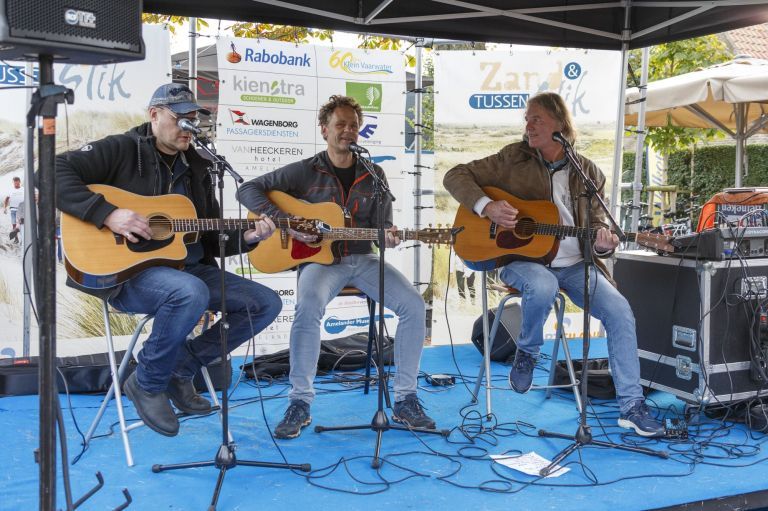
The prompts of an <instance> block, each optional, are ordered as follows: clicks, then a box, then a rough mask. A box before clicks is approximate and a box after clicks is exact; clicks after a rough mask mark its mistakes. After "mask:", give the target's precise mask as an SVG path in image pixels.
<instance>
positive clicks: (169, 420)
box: [123, 372, 179, 436]
mask: <svg viewBox="0 0 768 511" xmlns="http://www.w3.org/2000/svg"><path fill="white" fill-rule="evenodd" d="M123 391H125V395H126V396H128V399H130V400H131V401H133V406H135V407H136V413H138V414H139V417H141V420H143V421H144V424H146V425H147V426H149V428H150V429H152V430H153V431H156V432H158V433H160V434H161V435H165V436H176V435H177V434H178V433H179V419H177V418H176V414H175V413H173V408H172V407H171V403H170V402H169V401H168V394H166V393H165V392H147V391H146V390H144V389H142V388H141V387H139V383H138V382H137V381H136V373H135V372H134V373H131V375H130V376H129V377H128V379H127V380H125V383H123Z"/></svg>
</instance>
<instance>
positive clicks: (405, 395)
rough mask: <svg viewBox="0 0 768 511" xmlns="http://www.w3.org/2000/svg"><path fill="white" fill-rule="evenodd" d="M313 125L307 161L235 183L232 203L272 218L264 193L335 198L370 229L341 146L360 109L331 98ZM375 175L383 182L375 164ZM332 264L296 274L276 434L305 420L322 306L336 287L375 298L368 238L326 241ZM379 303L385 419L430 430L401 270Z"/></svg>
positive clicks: (360, 188)
mask: <svg viewBox="0 0 768 511" xmlns="http://www.w3.org/2000/svg"><path fill="white" fill-rule="evenodd" d="M318 120H319V124H320V130H321V133H322V135H323V138H324V139H325V141H326V142H327V144H328V148H327V150H325V151H322V152H320V153H318V154H316V155H315V156H314V157H312V158H308V159H306V160H302V161H298V162H295V163H292V164H290V165H287V166H285V167H283V168H280V169H277V170H275V171H274V172H270V173H269V174H266V175H264V176H261V177H257V178H256V179H253V180H251V181H249V182H247V183H245V184H244V185H243V186H241V187H240V190H239V192H238V200H239V201H240V202H242V203H243V204H244V205H245V206H246V207H247V208H248V209H249V210H250V211H253V212H257V213H265V214H269V215H279V214H281V212H280V210H279V209H277V208H276V207H275V205H274V204H272V203H271V202H270V201H269V199H268V198H267V195H266V193H267V192H269V191H271V190H279V191H281V192H285V193H287V194H289V195H292V196H294V197H296V198H298V199H303V200H305V201H307V202H313V203H316V202H335V203H336V204H338V205H340V206H341V207H342V208H343V209H344V210H345V211H346V212H347V213H348V215H349V216H350V219H351V222H352V226H353V227H362V228H366V227H368V228H372V227H376V226H377V222H376V219H377V211H376V200H375V198H374V196H373V178H372V177H371V175H370V174H369V173H368V172H367V171H366V170H365V168H364V167H363V165H362V163H361V162H360V161H359V159H358V158H356V157H355V156H354V155H353V154H352V153H351V152H350V150H349V145H350V143H353V142H354V143H357V137H358V130H359V129H360V124H361V123H362V120H363V110H362V108H361V107H360V105H359V104H358V103H357V102H356V101H355V100H354V99H353V98H350V97H346V96H331V98H330V101H328V102H327V103H326V104H324V105H323V106H322V107H321V108H320V113H319V114H318ZM374 170H375V172H376V174H377V175H378V176H379V177H380V178H381V179H383V180H386V177H385V176H384V171H383V170H382V169H381V168H380V167H378V166H376V167H375V169H374ZM384 218H385V227H388V228H389V229H388V230H387V233H386V246H387V247H394V246H396V245H397V244H398V243H400V239H399V238H396V237H395V236H394V232H393V231H394V228H393V227H392V202H391V201H390V200H389V198H387V199H385V201H384ZM292 236H293V237H294V238H295V239H297V240H298V241H301V242H308V241H313V240H312V239H309V238H307V237H306V236H305V235H303V234H300V233H292ZM333 250H334V255H335V256H337V257H338V261H337V262H336V263H334V264H332V265H329V266H325V265H322V264H317V263H308V264H304V265H302V266H301V267H300V269H299V275H298V301H297V303H296V314H295V316H294V320H293V325H292V326H291V338H290V350H291V370H290V380H291V392H290V395H289V397H290V399H291V403H290V405H289V406H288V409H287V410H286V412H285V416H284V417H283V420H282V421H280V424H278V425H277V427H276V428H275V436H276V437H278V438H295V437H297V436H299V435H300V434H301V429H302V428H303V427H305V426H307V425H309V424H310V422H312V418H311V416H310V413H309V407H310V404H311V403H312V400H313V398H314V396H315V391H314V388H313V386H312V382H313V380H314V378H315V373H316V371H317V361H318V358H319V356H320V321H321V320H322V318H323V314H324V312H325V307H326V305H328V303H329V302H330V301H331V300H332V299H333V298H335V297H336V296H337V295H338V294H339V291H341V289H342V288H343V287H344V286H354V287H356V288H358V289H360V290H361V291H362V292H364V293H365V294H366V295H368V296H370V297H373V298H378V296H379V279H378V268H379V262H378V257H377V256H376V255H375V254H373V253H372V247H371V242H370V241H340V242H338V243H336V244H335V245H334V246H333ZM384 271H385V274H384V278H385V281H386V284H385V286H384V288H385V305H386V306H387V308H389V309H390V310H392V311H394V312H395V314H397V317H398V319H399V324H398V326H397V333H396V334H395V363H396V364H397V374H396V376H395V382H394V390H395V406H394V413H393V416H392V418H393V420H395V421H396V422H400V423H406V424H408V425H410V426H413V427H420V428H434V427H435V421H433V420H432V419H431V418H430V417H429V416H427V415H426V414H425V413H424V410H423V409H422V406H421V404H420V403H419V400H418V398H417V397H416V387H417V380H418V376H419V359H420V357H421V351H422V348H423V345H424V335H425V330H426V323H425V319H424V318H425V314H426V308H425V305H424V300H423V299H422V297H421V295H420V294H419V292H418V291H416V289H415V288H414V287H413V286H412V285H411V284H410V283H409V282H408V280H407V279H406V278H405V277H404V276H403V274H402V273H400V272H399V271H397V269H395V268H394V267H393V266H390V265H389V264H387V265H386V268H385V270H384Z"/></svg>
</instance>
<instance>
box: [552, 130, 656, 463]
mask: <svg viewBox="0 0 768 511" xmlns="http://www.w3.org/2000/svg"><path fill="white" fill-rule="evenodd" d="M552 138H553V139H554V140H555V141H557V142H560V143H561V144H562V145H563V149H564V150H565V155H566V157H567V158H568V161H569V162H570V163H571V167H572V168H573V169H575V170H576V173H577V174H578V176H579V178H580V179H581V181H582V183H583V184H584V189H585V192H584V194H582V197H586V198H587V203H588V204H587V216H586V228H585V229H584V235H583V236H582V243H583V245H582V252H583V255H584V307H583V309H584V325H583V329H584V335H583V336H582V360H581V368H582V369H581V382H580V383H581V388H580V391H581V403H582V406H581V411H580V414H579V427H578V429H577V430H576V434H575V435H564V434H562V433H555V432H551V431H546V430H543V429H540V430H539V432H538V434H539V436H540V437H546V438H563V439H566V440H571V441H572V442H573V443H572V444H571V445H569V446H567V447H566V448H565V449H563V450H562V451H560V452H559V453H558V454H557V456H555V458H554V459H553V460H552V462H551V463H550V464H549V465H547V466H546V467H544V468H542V469H541V470H540V471H539V475H541V476H542V477H546V476H548V475H549V474H551V473H552V472H554V471H556V470H557V465H558V464H559V463H560V462H561V461H562V460H564V459H565V458H567V457H568V456H570V454H571V453H573V452H574V451H575V450H576V449H579V448H581V447H584V446H586V445H595V446H598V447H608V448H612V449H621V450H623V451H630V452H637V453H640V454H647V455H649V456H657V457H659V458H664V459H667V458H669V453H667V452H666V451H655V450H653V449H648V448H645V447H635V446H632V445H626V444H616V443H613V442H604V441H601V440H595V439H594V438H592V431H591V428H590V426H589V425H587V380H588V378H589V372H588V371H587V364H588V363H589V345H590V321H591V317H590V301H591V300H590V295H589V282H590V272H591V270H592V268H593V267H594V256H593V253H592V241H593V238H594V236H595V233H594V232H593V230H592V218H591V213H592V211H591V210H592V201H593V200H596V201H597V203H598V204H599V205H600V209H602V210H603V211H604V212H605V215H606V217H607V218H608V220H609V221H610V222H611V224H612V225H613V227H614V229H615V231H616V234H617V235H618V236H619V238H620V239H624V238H625V237H626V235H625V234H624V231H622V229H621V227H619V225H618V223H617V222H616V220H615V219H614V218H613V216H612V215H611V212H610V211H609V209H608V206H606V204H605V201H604V200H603V198H602V197H601V196H600V194H599V193H598V190H597V186H595V183H594V182H593V181H592V180H591V179H590V178H589V176H587V174H586V173H585V172H584V168H583V167H582V166H581V161H579V158H578V157H577V155H576V151H574V149H573V147H572V146H571V144H569V143H568V141H567V140H566V139H565V138H563V137H562V135H560V133H554V134H553V137H552Z"/></svg>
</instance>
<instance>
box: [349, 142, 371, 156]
mask: <svg viewBox="0 0 768 511" xmlns="http://www.w3.org/2000/svg"><path fill="white" fill-rule="evenodd" d="M349 150H350V151H351V152H353V153H357V154H360V153H367V152H368V149H366V148H365V147H361V146H359V145H357V144H355V143H354V142H351V143H350V144H349Z"/></svg>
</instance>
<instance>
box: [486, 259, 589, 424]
mask: <svg viewBox="0 0 768 511" xmlns="http://www.w3.org/2000/svg"><path fill="white" fill-rule="evenodd" d="M485 273H486V272H485V271H483V276H482V277H483V278H482V293H483V297H482V300H483V302H482V305H483V364H481V365H480V372H479V373H478V375H477V383H475V390H474V391H473V393H472V402H475V403H476V402H477V396H478V393H479V391H480V386H481V385H482V382H483V376H486V375H490V374H491V355H490V354H491V349H490V348H491V346H490V344H491V341H490V340H491V339H493V338H494V337H495V336H496V331H497V330H498V329H499V323H500V322H501V312H500V311H503V310H504V305H505V304H506V303H507V301H509V300H510V299H512V298H519V297H521V296H522V293H521V292H520V291H519V290H518V289H515V288H512V287H508V286H500V285H496V284H492V285H491V289H493V290H494V291H499V292H502V293H506V294H505V296H504V297H503V298H502V299H501V301H500V302H499V306H498V308H497V309H496V310H497V313H496V314H495V316H494V319H493V325H492V326H491V327H490V332H489V331H488V330H489V328H488V293H487V291H488V289H487V282H486V275H485ZM554 307H555V317H556V318H557V319H556V321H557V331H556V333H555V343H554V346H553V347H552V363H551V365H550V370H549V383H548V384H547V385H543V386H539V385H534V386H532V387H531V388H532V389H539V390H541V389H546V391H547V392H546V398H547V399H549V398H550V397H551V395H552V389H555V388H568V387H570V388H571V389H572V390H573V396H574V398H575V399H576V408H577V409H578V411H579V413H581V410H582V402H581V395H580V394H579V380H577V379H576V373H575V371H574V369H573V361H572V360H571V350H570V349H569V348H568V342H567V339H566V338H565V330H564V327H563V316H564V315H565V294H564V293H563V291H562V290H560V291H559V292H558V293H557V296H556V297H555V302H554ZM560 344H562V345H563V352H564V353H565V366H566V369H567V370H568V378H569V380H570V383H569V384H566V385H554V379H555V369H556V366H557V356H558V353H559V350H560ZM485 403H486V413H487V415H488V416H490V415H491V378H490V376H487V377H486V378H485Z"/></svg>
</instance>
